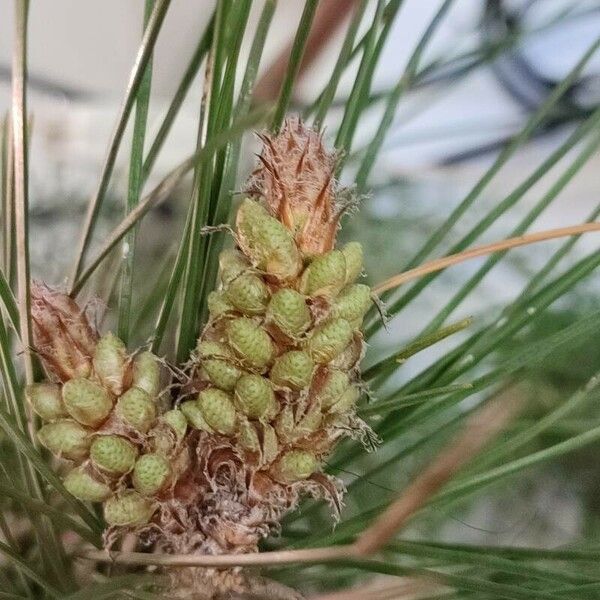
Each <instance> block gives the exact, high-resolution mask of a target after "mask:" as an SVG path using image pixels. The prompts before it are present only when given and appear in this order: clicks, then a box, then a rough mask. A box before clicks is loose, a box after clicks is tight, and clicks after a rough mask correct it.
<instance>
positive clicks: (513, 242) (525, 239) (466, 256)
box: [373, 222, 600, 294]
mask: <svg viewBox="0 0 600 600" xmlns="http://www.w3.org/2000/svg"><path fill="white" fill-rule="evenodd" d="M592 231H600V223H594V222H592V223H583V224H581V225H571V226H569V227H561V228H559V229H548V230H546V231H540V232H537V233H529V234H527V235H521V236H519V237H515V238H509V239H507V240H502V241H500V242H493V243H491V244H485V245H483V246H476V247H475V248H471V249H470V250H465V251H464V252H459V253H458V254H451V255H450V256H444V257H443V258H437V259H435V260H432V261H430V262H426V263H424V264H422V265H421V266H419V267H415V268H414V269H410V270H409V271H405V272H404V273H400V274H399V275H394V277H390V278H389V279H387V280H385V281H383V282H382V283H380V284H378V285H376V286H375V287H374V288H373V292H374V293H375V294H381V293H383V292H386V291H387V290H391V289H392V288H395V287H398V286H399V285H402V284H403V283H406V282H407V281H412V280H413V279H417V278H419V277H423V275H427V274H428V273H434V272H435V271H441V270H442V269H446V268H447V267H451V266H453V265H457V264H459V263H461V262H464V261H466V260H470V259H472V258H477V257H479V256H485V255H486V254H492V253H494V252H501V251H503V250H509V249H510V248H517V247H518V246H526V245H528V244H534V243H537V242H545V241H547V240H553V239H556V238H561V237H569V236H572V235H581V234H582V233H588V232H592Z"/></svg>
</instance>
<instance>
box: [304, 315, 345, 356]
mask: <svg viewBox="0 0 600 600" xmlns="http://www.w3.org/2000/svg"><path fill="white" fill-rule="evenodd" d="M351 340H352V327H351V326H350V323H348V321H346V319H331V320H330V321H326V322H325V323H323V324H322V325H319V326H318V327H317V328H316V329H315V330H314V331H313V332H312V334H311V336H310V337H309V338H308V341H307V344H306V350H307V352H308V353H309V354H310V356H311V358H312V359H313V360H314V361H315V362H316V363H319V364H322V363H328V362H329V361H331V360H333V359H334V358H335V357H336V356H338V355H339V354H341V352H343V350H344V349H345V348H346V346H348V344H349V343H350V342H351Z"/></svg>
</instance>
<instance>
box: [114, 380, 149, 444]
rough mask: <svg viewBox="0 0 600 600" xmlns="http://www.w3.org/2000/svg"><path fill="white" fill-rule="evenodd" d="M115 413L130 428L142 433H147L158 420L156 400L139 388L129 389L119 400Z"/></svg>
mask: <svg viewBox="0 0 600 600" xmlns="http://www.w3.org/2000/svg"><path fill="white" fill-rule="evenodd" d="M115 412H116V414H117V415H118V416H119V417H121V419H123V420H124V421H125V422H126V423H127V424H128V425H129V426H131V427H133V428H134V429H136V430H137V431H140V432H141V433H146V432H147V431H148V429H150V427H152V424H153V423H154V420H155V419H156V405H155V404H154V400H153V399H152V397H151V396H150V395H149V394H148V393H147V392H146V391H144V390H143V389H141V388H139V387H131V388H129V389H128V390H127V391H126V392H125V393H124V394H123V395H122V396H121V397H120V398H119V399H118V400H117V405H116V407H115Z"/></svg>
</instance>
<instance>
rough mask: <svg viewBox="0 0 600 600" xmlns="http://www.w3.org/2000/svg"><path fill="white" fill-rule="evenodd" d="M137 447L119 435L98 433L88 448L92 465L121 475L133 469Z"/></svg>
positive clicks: (112, 473)
mask: <svg viewBox="0 0 600 600" xmlns="http://www.w3.org/2000/svg"><path fill="white" fill-rule="evenodd" d="M137 455H138V450H137V448H136V447H135V446H134V445H133V444H132V443H131V442H130V441H129V440H126V439H125V438H124V437H121V436H119V435H99V436H97V437H96V438H94V441H93V442H92V446H91V448H90V458H91V459H92V462H93V463H94V465H95V466H96V467H98V468H100V469H102V470H103V471H106V472H107V473H110V474H111V475H123V474H125V473H129V471H131V469H133V465H134V464H135V459H136V458H137Z"/></svg>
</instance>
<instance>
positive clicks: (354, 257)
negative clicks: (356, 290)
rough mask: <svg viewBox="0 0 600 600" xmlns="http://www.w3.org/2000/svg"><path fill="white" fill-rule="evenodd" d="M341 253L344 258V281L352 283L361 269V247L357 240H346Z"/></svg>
mask: <svg viewBox="0 0 600 600" xmlns="http://www.w3.org/2000/svg"><path fill="white" fill-rule="evenodd" d="M342 253H343V254H344V258H345V259H346V283H347V284H348V283H354V282H355V281H356V279H357V278H358V276H359V275H360V274H361V273H362V269H363V249H362V246H361V245H360V244H359V243H358V242H348V243H347V244H346V245H345V246H344V247H343V248H342Z"/></svg>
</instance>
